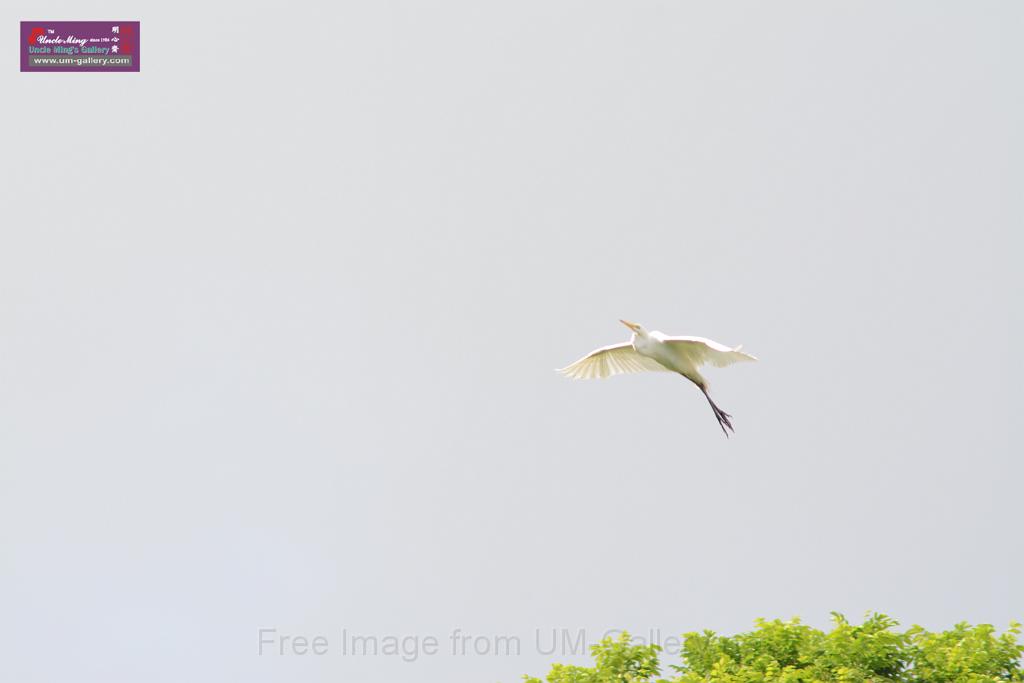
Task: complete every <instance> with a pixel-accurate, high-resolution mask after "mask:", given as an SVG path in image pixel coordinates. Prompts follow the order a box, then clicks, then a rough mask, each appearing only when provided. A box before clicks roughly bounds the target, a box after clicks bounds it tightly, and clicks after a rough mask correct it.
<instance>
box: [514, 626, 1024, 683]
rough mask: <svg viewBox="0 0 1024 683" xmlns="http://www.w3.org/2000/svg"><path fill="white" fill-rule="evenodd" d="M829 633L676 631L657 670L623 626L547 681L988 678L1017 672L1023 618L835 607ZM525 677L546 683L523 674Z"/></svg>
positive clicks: (988, 682) (910, 682) (797, 629)
mask: <svg viewBox="0 0 1024 683" xmlns="http://www.w3.org/2000/svg"><path fill="white" fill-rule="evenodd" d="M833 623H834V626H833V628H832V630H831V631H829V632H828V633H826V632H824V631H821V630H819V629H816V628H811V627H810V626H806V625H804V624H801V623H800V620H799V619H792V620H790V621H781V620H778V619H776V620H774V621H766V620H764V619H759V620H757V622H756V628H755V629H754V630H753V631H750V632H748V633H741V634H739V635H735V636H720V635H718V634H716V633H714V632H712V631H704V632H703V633H687V634H685V635H684V636H683V638H684V641H683V649H682V664H681V665H679V666H675V665H671V666H670V667H669V668H670V669H672V670H674V671H675V674H676V675H675V676H674V677H669V678H659V676H660V675H661V669H660V664H659V661H658V653H659V652H660V651H661V647H660V646H658V645H656V644H650V645H636V644H633V643H632V641H631V639H630V637H629V634H627V633H623V634H621V635H620V636H619V637H618V638H616V639H613V638H605V639H604V640H602V641H601V642H600V643H598V644H597V645H594V646H592V647H591V651H592V654H593V657H594V666H592V667H584V666H566V665H562V664H555V665H554V666H553V667H552V668H551V672H550V673H549V674H548V676H547V679H546V680H547V681H548V683H818V682H821V683H826V682H829V683H830V682H833V681H835V682H836V683H994V682H998V681H1024V670H1022V668H1021V653H1022V652H1024V646H1022V645H1020V644H1018V642H1017V636H1018V635H1019V634H1020V630H1021V626H1020V624H1018V623H1016V622H1011V623H1010V627H1009V628H1008V629H1007V630H1006V632H1005V633H1003V634H1002V635H997V634H996V630H995V629H994V628H992V627H991V626H989V625H987V624H982V625H978V626H970V625H969V624H966V623H960V624H957V625H956V626H954V627H953V628H951V629H949V630H948V631H942V632H939V633H931V632H929V631H926V630H925V629H923V628H921V627H920V626H913V627H911V628H910V629H908V630H906V631H900V630H898V629H897V628H896V627H897V626H898V624H897V622H896V621H895V620H893V619H890V618H889V617H887V616H885V615H884V614H873V615H871V616H869V617H867V619H865V621H864V623H862V624H861V625H859V626H854V625H852V624H850V622H848V621H847V620H846V618H844V617H843V616H842V615H841V614H836V613H833ZM524 678H525V680H526V682H527V683H543V682H542V681H541V679H539V678H531V677H529V676H526V677H524Z"/></svg>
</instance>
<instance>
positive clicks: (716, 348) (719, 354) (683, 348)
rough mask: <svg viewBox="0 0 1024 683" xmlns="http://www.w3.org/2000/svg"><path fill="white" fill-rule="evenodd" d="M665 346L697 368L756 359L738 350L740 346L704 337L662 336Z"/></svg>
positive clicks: (722, 365) (720, 366)
mask: <svg viewBox="0 0 1024 683" xmlns="http://www.w3.org/2000/svg"><path fill="white" fill-rule="evenodd" d="M662 341H663V342H665V344H666V346H668V347H669V348H670V349H672V353H674V354H675V355H676V356H677V357H678V358H679V360H681V361H684V362H687V363H690V364H691V365H692V366H693V367H695V368H699V367H700V366H701V365H704V364H705V363H710V364H711V365H714V366H715V367H716V368H724V367H725V366H726V365H732V364H733V363H742V362H744V361H752V360H757V358H755V357H754V356H751V355H750V354H749V353H743V352H742V351H740V348H742V347H740V346H736V347H730V346H726V345H725V344H719V343H718V342H716V341H712V340H710V339H705V338H704V337H662Z"/></svg>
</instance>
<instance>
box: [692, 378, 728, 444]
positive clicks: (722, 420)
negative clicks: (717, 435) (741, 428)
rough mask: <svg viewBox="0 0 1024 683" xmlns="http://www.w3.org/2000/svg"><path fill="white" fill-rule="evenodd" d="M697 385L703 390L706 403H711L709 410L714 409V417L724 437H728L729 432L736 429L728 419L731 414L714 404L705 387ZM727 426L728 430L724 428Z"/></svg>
mask: <svg viewBox="0 0 1024 683" xmlns="http://www.w3.org/2000/svg"><path fill="white" fill-rule="evenodd" d="M697 386H699V387H700V390H701V391H702V392H704V398H706V399H707V400H708V403H710V404H711V410H712V411H714V413H715V419H717V420H718V426H719V427H721V428H722V433H723V434H725V436H726V438H728V436H729V432H735V431H736V430H734V429H733V428H732V421H730V420H729V418H731V417H732V415H730V414H729V413H727V412H725V411H724V410H722V409H721V408H719V407H718V406H717V405H715V402H714V401H712V400H711V395H710V394H708V390H707V387H704V386H701V385H699V384H698V385H697ZM727 427H728V430H726V428H727Z"/></svg>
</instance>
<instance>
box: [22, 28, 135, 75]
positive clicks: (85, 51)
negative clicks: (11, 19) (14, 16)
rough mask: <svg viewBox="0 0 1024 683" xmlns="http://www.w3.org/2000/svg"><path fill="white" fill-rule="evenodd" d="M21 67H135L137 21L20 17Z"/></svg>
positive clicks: (83, 68) (78, 69)
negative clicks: (21, 20)
mask: <svg viewBox="0 0 1024 683" xmlns="http://www.w3.org/2000/svg"><path fill="white" fill-rule="evenodd" d="M20 44H21V47H20V52H21V70H22V71H138V70H139V22H137V21H23V22H21V41H20Z"/></svg>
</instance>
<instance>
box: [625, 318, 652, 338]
mask: <svg viewBox="0 0 1024 683" xmlns="http://www.w3.org/2000/svg"><path fill="white" fill-rule="evenodd" d="M619 322H620V323H622V324H623V325H625V326H626V327H628V328H629V329H630V330H632V331H633V334H635V335H637V336H638V337H646V336H647V330H645V329H644V328H643V325H640V324H638V323H631V322H629V321H628V320H619Z"/></svg>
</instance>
